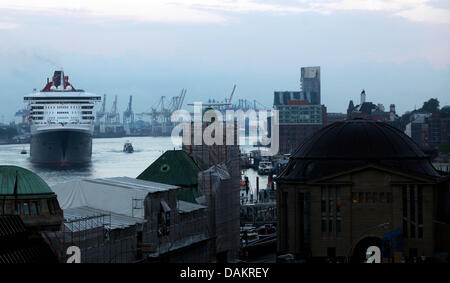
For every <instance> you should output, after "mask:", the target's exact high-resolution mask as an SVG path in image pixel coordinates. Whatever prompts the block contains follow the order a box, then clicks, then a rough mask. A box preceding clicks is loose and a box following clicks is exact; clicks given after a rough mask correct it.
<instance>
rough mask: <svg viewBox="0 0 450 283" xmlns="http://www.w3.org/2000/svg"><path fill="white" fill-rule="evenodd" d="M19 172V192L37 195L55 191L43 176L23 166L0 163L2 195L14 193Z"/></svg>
mask: <svg viewBox="0 0 450 283" xmlns="http://www.w3.org/2000/svg"><path fill="white" fill-rule="evenodd" d="M16 174H17V194H18V195H36V194H51V193H53V192H52V190H51V189H50V187H49V186H48V185H47V183H46V182H45V181H44V180H42V178H41V177H39V176H38V175H36V174H35V173H33V172H31V171H30V170H27V169H25V168H22V167H18V166H12V165H0V195H13V194H14V184H15V182H16Z"/></svg>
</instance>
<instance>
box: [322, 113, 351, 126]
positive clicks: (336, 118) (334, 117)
mask: <svg viewBox="0 0 450 283" xmlns="http://www.w3.org/2000/svg"><path fill="white" fill-rule="evenodd" d="M345 120H347V114H344V113H327V116H326V120H325V123H324V125H325V126H326V125H330V124H333V123H335V122H340V121H345Z"/></svg>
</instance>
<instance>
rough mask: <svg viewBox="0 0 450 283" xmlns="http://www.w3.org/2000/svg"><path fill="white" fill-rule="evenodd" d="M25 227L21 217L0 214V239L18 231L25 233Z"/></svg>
mask: <svg viewBox="0 0 450 283" xmlns="http://www.w3.org/2000/svg"><path fill="white" fill-rule="evenodd" d="M26 231H27V229H26V228H25V224H24V223H23V221H22V219H21V218H20V216H18V215H2V216H0V239H1V237H8V236H12V235H15V234H18V233H26Z"/></svg>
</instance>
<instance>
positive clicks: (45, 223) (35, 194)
mask: <svg viewBox="0 0 450 283" xmlns="http://www.w3.org/2000/svg"><path fill="white" fill-rule="evenodd" d="M0 215H18V216H20V218H21V219H22V221H23V223H24V224H25V227H26V228H27V229H28V230H29V231H32V232H39V231H44V230H45V231H54V230H58V229H59V228H60V226H61V223H62V221H63V212H62V210H61V208H60V206H59V203H58V200H57V198H56V194H55V193H54V192H53V191H52V190H51V189H50V187H49V186H48V185H47V183H46V182H45V181H44V180H42V178H41V177H39V176H38V175H37V174H35V173H33V172H31V171H29V170H27V169H25V168H22V167H18V166H12V165H1V166H0Z"/></svg>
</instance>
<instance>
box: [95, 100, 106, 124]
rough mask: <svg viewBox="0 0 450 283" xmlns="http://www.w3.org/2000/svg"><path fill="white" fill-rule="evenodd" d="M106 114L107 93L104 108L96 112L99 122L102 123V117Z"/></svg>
mask: <svg viewBox="0 0 450 283" xmlns="http://www.w3.org/2000/svg"><path fill="white" fill-rule="evenodd" d="M105 114H106V94H103V102H102V108H101V109H100V110H99V111H97V113H96V119H97V122H98V123H100V121H101V119H102V118H104V117H105Z"/></svg>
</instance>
